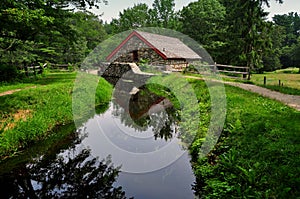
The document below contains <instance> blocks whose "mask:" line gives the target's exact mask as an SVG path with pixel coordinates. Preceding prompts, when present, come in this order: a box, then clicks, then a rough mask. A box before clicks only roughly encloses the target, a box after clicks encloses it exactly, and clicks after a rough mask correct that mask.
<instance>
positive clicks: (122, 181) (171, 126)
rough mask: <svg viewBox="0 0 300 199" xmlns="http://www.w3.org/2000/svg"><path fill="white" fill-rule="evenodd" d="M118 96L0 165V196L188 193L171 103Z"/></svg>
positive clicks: (186, 162)
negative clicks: (72, 130) (75, 125)
mask: <svg viewBox="0 0 300 199" xmlns="http://www.w3.org/2000/svg"><path fill="white" fill-rule="evenodd" d="M119 94H120V93H119ZM119 99H121V98H113V99H112V101H111V102H110V104H109V105H108V107H106V110H105V111H104V112H102V113H100V114H96V115H94V116H93V117H91V118H90V119H89V120H88V121H87V122H85V123H84V124H83V125H82V127H80V128H78V129H77V130H76V133H75V134H74V133H71V134H70V133H69V134H68V133H65V135H66V136H64V137H58V138H55V139H53V140H52V141H48V142H45V143H40V144H39V145H37V146H34V147H32V149H31V150H30V151H28V152H27V154H26V155H23V156H20V157H18V158H16V159H14V160H9V161H8V162H6V163H4V164H3V165H2V166H1V165H0V168H1V172H0V174H1V176H0V186H1V194H0V198H130V197H133V198H142V199H148V198H149V199H150V198H151V199H153V198H187V199H188V198H194V194H193V190H192V186H193V184H194V182H195V177H194V174H193V172H192V169H191V165H190V157H189V155H188V152H187V151H186V148H185V147H184V144H183V143H182V142H181V140H180V136H179V135H180V130H179V128H178V123H179V122H180V116H179V115H178V112H177V111H176V109H175V108H174V107H173V106H172V103H171V102H170V101H169V100H168V99H165V98H163V97H161V96H157V95H155V94H153V93H151V92H150V91H149V90H147V89H146V88H141V89H140V90H139V92H137V93H135V94H134V95H131V96H130V100H129V101H128V102H129V105H128V104H126V103H125V104H124V101H123V100H119ZM64 131H66V130H64ZM57 134H60V132H57ZM61 134H64V133H61ZM2 168H3V169H2Z"/></svg>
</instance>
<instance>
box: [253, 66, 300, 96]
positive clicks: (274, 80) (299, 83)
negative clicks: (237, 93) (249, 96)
mask: <svg viewBox="0 0 300 199" xmlns="http://www.w3.org/2000/svg"><path fill="white" fill-rule="evenodd" d="M298 70H299V69H298V68H289V69H284V70H277V71H274V72H266V73H264V74H253V75H252V77H251V82H252V83H254V84H256V85H259V86H265V87H266V88H269V89H271V90H275V91H279V92H281V93H285V94H291V95H300V74H299V73H298ZM264 77H266V79H267V82H266V85H264ZM279 80H280V83H281V86H279Z"/></svg>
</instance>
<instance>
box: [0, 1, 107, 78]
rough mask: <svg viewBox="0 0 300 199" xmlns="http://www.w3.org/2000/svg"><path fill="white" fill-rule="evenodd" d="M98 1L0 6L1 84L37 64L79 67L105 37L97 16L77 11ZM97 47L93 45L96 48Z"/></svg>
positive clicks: (37, 2)
mask: <svg viewBox="0 0 300 199" xmlns="http://www.w3.org/2000/svg"><path fill="white" fill-rule="evenodd" d="M100 2H101V1H100V0H88V1H86V0H62V1H50V0H31V1H8V0H4V1H2V2H1V5H0V27H1V31H0V58H1V61H0V73H1V76H0V81H8V80H10V79H14V78H16V77H17V74H16V70H17V69H23V68H24V67H26V66H32V65H34V66H39V65H40V63H46V62H50V63H59V64H68V63H72V64H79V63H81V62H82V61H83V59H84V58H85V56H86V55H87V53H88V52H89V51H91V50H92V49H93V48H94V47H95V46H96V44H97V43H98V42H100V41H102V40H103V39H104V38H105V36H106V33H105V31H104V27H103V25H102V23H101V21H100V20H99V19H98V17H97V16H95V15H93V14H91V13H88V12H78V13H74V12H73V11H72V10H71V9H68V7H69V6H70V5H72V6H73V7H74V6H75V7H76V8H78V9H85V7H87V6H92V7H93V6H97V5H98V4H97V3H100ZM95 43H96V44H95Z"/></svg>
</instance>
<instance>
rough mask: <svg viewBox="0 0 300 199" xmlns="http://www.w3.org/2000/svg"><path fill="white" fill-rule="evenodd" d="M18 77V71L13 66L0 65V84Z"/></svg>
mask: <svg viewBox="0 0 300 199" xmlns="http://www.w3.org/2000/svg"><path fill="white" fill-rule="evenodd" d="M17 76H18V70H17V68H16V67H15V66H8V65H2V64H0V82H4V81H11V80H13V79H15V78H17Z"/></svg>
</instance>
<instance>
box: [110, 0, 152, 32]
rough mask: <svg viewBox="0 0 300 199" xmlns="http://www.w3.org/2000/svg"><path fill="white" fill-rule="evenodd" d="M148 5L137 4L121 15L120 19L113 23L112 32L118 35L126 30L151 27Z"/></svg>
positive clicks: (114, 20)
mask: <svg viewBox="0 0 300 199" xmlns="http://www.w3.org/2000/svg"><path fill="white" fill-rule="evenodd" d="M148 13H149V8H148V6H147V4H144V3H139V4H135V5H134V6H133V7H132V8H127V9H125V10H123V12H120V13H119V18H118V19H113V20H112V22H111V32H112V33H114V34H116V33H120V32H123V31H126V30H130V29H135V28H141V27H147V26H150V24H151V22H150V15H149V14H148Z"/></svg>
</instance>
